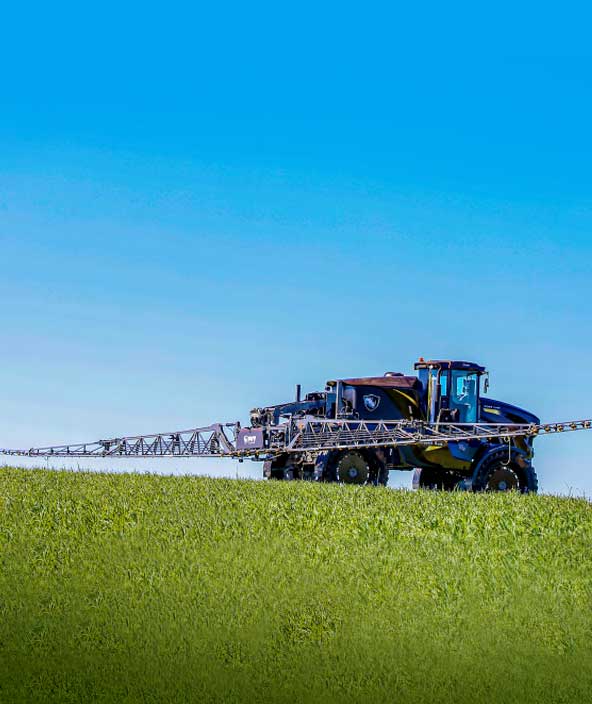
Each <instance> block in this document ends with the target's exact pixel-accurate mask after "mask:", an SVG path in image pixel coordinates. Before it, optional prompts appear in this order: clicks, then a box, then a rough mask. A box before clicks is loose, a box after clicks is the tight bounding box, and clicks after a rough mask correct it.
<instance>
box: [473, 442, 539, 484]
mask: <svg viewBox="0 0 592 704" xmlns="http://www.w3.org/2000/svg"><path fill="white" fill-rule="evenodd" d="M538 488H539V485H538V478H537V475H536V472H535V469H534V467H533V466H532V465H530V464H528V465H526V466H525V467H522V466H520V464H519V463H518V461H517V458H516V456H514V457H512V458H510V461H509V462H508V452H507V450H499V451H497V452H495V453H493V454H492V455H491V456H490V457H488V458H486V459H485V460H484V461H483V464H482V465H481V466H480V467H479V470H478V472H477V475H476V476H475V477H474V479H473V486H472V489H473V491H490V492H494V491H495V492H506V491H518V492H520V493H521V494H536V493H537V491H538Z"/></svg>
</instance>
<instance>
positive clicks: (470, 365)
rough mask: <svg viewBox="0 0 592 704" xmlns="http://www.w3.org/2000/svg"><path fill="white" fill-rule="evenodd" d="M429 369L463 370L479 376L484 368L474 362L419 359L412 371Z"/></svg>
mask: <svg viewBox="0 0 592 704" xmlns="http://www.w3.org/2000/svg"><path fill="white" fill-rule="evenodd" d="M430 367H436V369H465V370H467V371H475V372H478V373H479V374H481V373H483V372H484V371H485V367H482V366H481V365H480V364H477V363H476V362H462V361H460V360H455V359H428V360H425V359H423V358H420V360H419V362H416V363H415V364H414V367H413V368H414V369H429V368H430Z"/></svg>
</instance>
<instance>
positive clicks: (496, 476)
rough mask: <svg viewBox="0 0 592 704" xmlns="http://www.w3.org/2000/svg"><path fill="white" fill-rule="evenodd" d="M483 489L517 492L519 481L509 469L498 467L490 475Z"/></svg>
mask: <svg viewBox="0 0 592 704" xmlns="http://www.w3.org/2000/svg"><path fill="white" fill-rule="evenodd" d="M485 489H486V490H487V491H518V490H519V489H520V481H519V479H518V475H517V474H516V472H514V470H513V469H512V468H511V467H504V466H502V465H500V466H498V467H496V468H494V469H493V470H492V472H491V473H490V475H489V478H488V479H487V485H486V487H485Z"/></svg>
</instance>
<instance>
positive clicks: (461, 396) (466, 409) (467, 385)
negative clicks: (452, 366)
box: [450, 370, 479, 423]
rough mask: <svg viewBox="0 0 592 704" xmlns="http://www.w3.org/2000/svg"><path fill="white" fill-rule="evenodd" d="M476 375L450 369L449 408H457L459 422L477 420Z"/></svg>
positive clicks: (477, 386)
mask: <svg viewBox="0 0 592 704" xmlns="http://www.w3.org/2000/svg"><path fill="white" fill-rule="evenodd" d="M478 382H479V380H478V375H477V374H475V373H474V372H472V373H467V372H464V371H458V370H453V371H452V384H451V389H450V408H456V409H458V422H459V423H476V422H477V397H478V389H479V385H478Z"/></svg>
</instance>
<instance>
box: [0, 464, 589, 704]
mask: <svg viewBox="0 0 592 704" xmlns="http://www.w3.org/2000/svg"><path fill="white" fill-rule="evenodd" d="M0 561H1V565H0V701H1V702H7V703H8V702H10V703H12V702H290V703H291V704H294V703H297V702H340V703H341V702H413V703H414V704H418V703H420V702H488V703H489V702H498V701H499V702H517V703H518V702H520V703H521V704H524V703H525V702H537V704H540V703H541V702H554V703H556V702H588V701H590V691H592V509H591V507H590V505H589V503H588V502H586V501H584V500H581V499H567V498H555V497H548V496H516V495H471V494H465V493H454V494H438V493H432V492H417V493H411V492H404V491H393V490H389V489H383V488H378V489H375V488H364V487H344V486H338V485H318V484H307V483H283V482H277V483H271V482H251V481H236V480H220V479H206V478H197V477H171V476H166V477H165V476H154V475H133V474H129V475H126V474H93V473H70V472H51V471H44V470H19V469H11V468H2V469H0Z"/></svg>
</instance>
